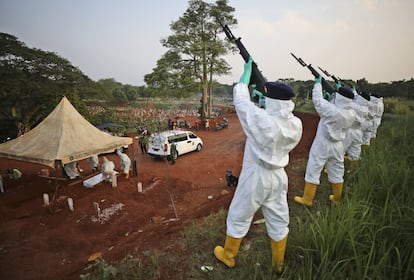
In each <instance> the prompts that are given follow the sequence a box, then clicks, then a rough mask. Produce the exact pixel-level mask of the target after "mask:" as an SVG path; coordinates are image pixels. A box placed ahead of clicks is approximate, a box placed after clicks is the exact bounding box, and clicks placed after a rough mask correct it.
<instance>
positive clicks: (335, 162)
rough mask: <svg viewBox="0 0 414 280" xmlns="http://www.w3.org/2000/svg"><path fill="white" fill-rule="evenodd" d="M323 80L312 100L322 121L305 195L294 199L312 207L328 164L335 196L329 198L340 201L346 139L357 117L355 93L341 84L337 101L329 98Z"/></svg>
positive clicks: (308, 165)
mask: <svg viewBox="0 0 414 280" xmlns="http://www.w3.org/2000/svg"><path fill="white" fill-rule="evenodd" d="M321 82H322V77H321V76H319V77H318V78H316V79H315V84H314V87H313V90H312V101H313V104H314V106H315V109H316V111H317V113H318V114H319V117H320V120H319V124H318V128H317V130H316V136H315V139H314V140H313V143H312V146H311V149H310V152H309V159H308V163H307V166H306V174H305V188H304V193H303V196H302V197H301V196H295V198H294V200H295V201H296V202H297V203H299V204H303V205H306V206H312V201H313V198H314V197H315V193H316V187H317V186H318V185H319V183H320V181H319V179H320V176H321V172H322V170H323V168H324V167H325V168H326V171H327V173H328V181H329V182H330V183H331V184H332V193H333V195H330V196H329V199H330V200H331V201H332V202H333V203H334V204H335V205H338V204H339V203H340V201H341V198H342V188H343V184H344V180H343V176H344V150H343V140H344V138H345V134H346V132H347V130H348V129H349V128H350V127H351V126H352V124H353V123H354V121H355V118H356V114H355V111H354V110H353V109H352V100H353V98H354V94H353V92H352V91H351V90H350V89H348V88H345V87H343V86H340V84H339V85H337V87H338V90H337V92H335V96H334V98H333V100H332V101H327V100H325V99H324V98H323V95H322V84H321Z"/></svg>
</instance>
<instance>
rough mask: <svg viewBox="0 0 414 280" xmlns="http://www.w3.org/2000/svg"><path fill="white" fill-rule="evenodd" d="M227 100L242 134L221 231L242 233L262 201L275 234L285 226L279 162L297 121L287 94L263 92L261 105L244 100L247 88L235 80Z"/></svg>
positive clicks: (297, 135)
mask: <svg viewBox="0 0 414 280" xmlns="http://www.w3.org/2000/svg"><path fill="white" fill-rule="evenodd" d="M233 102H234V105H235V108H236V112H237V115H238V117H239V120H240V123H241V125H242V127H243V131H244V133H245V134H246V136H247V139H246V145H245V150H244V157H243V168H242V170H241V173H240V177H239V182H238V185H237V189H236V192H235V194H234V197H233V200H232V202H231V205H230V209H229V213H228V217H227V234H228V235H230V236H233V237H236V238H240V237H244V236H245V235H246V234H247V232H248V230H249V228H250V224H251V222H252V219H253V215H254V213H255V212H256V211H257V210H258V209H259V207H262V210H263V215H264V218H265V220H266V227H267V232H268V234H269V236H270V237H271V238H272V239H273V240H276V241H278V240H281V239H282V238H284V237H285V236H286V235H287V234H288V232H289V229H288V224H289V208H288V204H287V187H288V178H287V175H286V172H285V170H284V167H285V166H286V165H287V164H288V162H289V152H290V151H291V150H292V149H293V148H294V147H295V146H296V145H297V144H298V143H299V141H300V139H301V137H302V122H301V121H300V119H298V118H297V117H295V116H294V115H293V114H292V111H293V108H294V103H293V102H292V101H291V100H277V99H271V98H266V101H265V103H266V109H265V110H263V109H260V108H258V107H257V106H256V105H254V103H252V102H251V101H250V95H249V90H248V88H247V86H246V85H245V84H242V83H239V84H237V85H236V86H235V87H234V90H233Z"/></svg>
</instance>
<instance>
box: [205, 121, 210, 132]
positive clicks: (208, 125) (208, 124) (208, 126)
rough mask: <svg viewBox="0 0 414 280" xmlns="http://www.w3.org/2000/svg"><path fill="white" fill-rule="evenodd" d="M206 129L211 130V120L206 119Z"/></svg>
mask: <svg viewBox="0 0 414 280" xmlns="http://www.w3.org/2000/svg"><path fill="white" fill-rule="evenodd" d="M206 130H210V121H209V120H208V119H206Z"/></svg>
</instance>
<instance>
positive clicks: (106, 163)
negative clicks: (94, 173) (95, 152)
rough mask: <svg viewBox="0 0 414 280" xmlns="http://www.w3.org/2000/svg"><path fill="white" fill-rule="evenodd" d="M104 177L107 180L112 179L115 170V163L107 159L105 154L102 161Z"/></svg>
mask: <svg viewBox="0 0 414 280" xmlns="http://www.w3.org/2000/svg"><path fill="white" fill-rule="evenodd" d="M101 169H102V177H103V180H105V181H109V182H111V181H112V174H113V173H114V172H115V171H114V169H115V164H114V162H113V161H111V160H109V159H107V158H106V157H105V156H104V157H103V162H102V166H101Z"/></svg>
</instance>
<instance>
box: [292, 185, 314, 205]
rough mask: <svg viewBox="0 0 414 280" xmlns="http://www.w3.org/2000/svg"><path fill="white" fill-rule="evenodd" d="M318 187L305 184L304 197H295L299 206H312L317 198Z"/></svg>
mask: <svg viewBox="0 0 414 280" xmlns="http://www.w3.org/2000/svg"><path fill="white" fill-rule="evenodd" d="M315 193H316V185H315V184H311V183H308V182H305V190H304V191H303V197H300V196H295V201H296V202H297V203H299V204H302V205H306V206H312V200H313V198H314V197H315Z"/></svg>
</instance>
